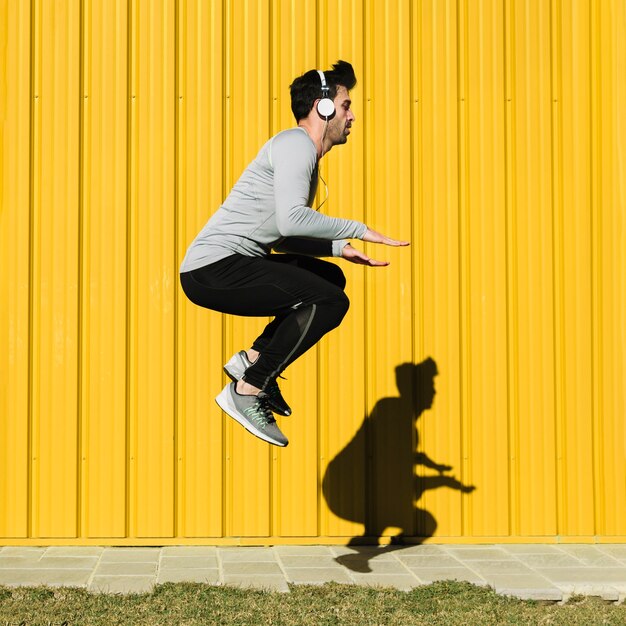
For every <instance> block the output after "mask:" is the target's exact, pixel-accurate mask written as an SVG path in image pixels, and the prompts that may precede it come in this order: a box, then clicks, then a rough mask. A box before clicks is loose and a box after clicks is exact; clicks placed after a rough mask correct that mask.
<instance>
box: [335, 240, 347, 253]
mask: <svg viewBox="0 0 626 626" xmlns="http://www.w3.org/2000/svg"><path fill="white" fill-rule="evenodd" d="M349 243H350V242H349V241H348V240H347V239H336V240H333V256H341V251H342V250H343V249H344V248H345V247H346V246H347V245H348V244H349Z"/></svg>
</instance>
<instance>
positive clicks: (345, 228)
mask: <svg viewBox="0 0 626 626" xmlns="http://www.w3.org/2000/svg"><path fill="white" fill-rule="evenodd" d="M317 176H318V164H317V150H316V147H315V144H314V143H313V141H312V140H311V138H310V137H309V134H308V133H307V132H306V130H304V129H303V128H300V127H297V128H291V129H289V130H284V131H282V132H280V133H278V134H277V135H274V137H272V138H271V139H270V140H269V141H267V142H266V143H265V145H264V146H263V147H262V148H261V150H260V151H259V153H258V154H257V156H256V158H255V159H254V161H252V163H250V165H248V167H247V168H246V169H245V170H244V172H243V174H242V175H241V177H240V178H239V180H238V181H237V182H236V183H235V185H234V187H233V189H232V191H231V192H230V194H229V195H228V197H227V198H226V200H224V202H223V204H222V206H221V207H220V208H219V209H218V210H217V211H216V212H215V213H214V214H213V216H212V217H211V218H210V219H209V221H208V222H207V223H206V224H205V226H204V228H203V229H202V230H201V231H200V232H199V233H198V236H197V237H196V238H195V239H194V240H193V242H192V243H191V245H190V246H189V248H188V250H187V254H186V255H185V258H184V259H183V262H182V265H181V267H180V271H181V272H189V271H191V270H194V269H198V268H200V267H203V266H205V265H209V264H210V263H215V262H216V261H219V260H220V259H223V258H225V257H227V256H230V255H232V254H243V255H245V256H266V255H267V254H269V252H270V250H271V249H275V250H278V251H280V252H300V253H302V254H308V255H311V256H331V255H332V256H340V255H341V249H342V248H343V247H344V246H345V245H346V243H347V241H345V239H349V238H355V239H361V238H362V237H363V235H364V234H365V231H366V230H367V226H365V224H363V223H362V222H357V221H355V220H347V219H341V218H338V217H328V216H326V215H322V214H321V213H318V212H317V211H314V210H313V209H312V208H311V204H312V202H313V198H314V197H315V192H316V190H317Z"/></svg>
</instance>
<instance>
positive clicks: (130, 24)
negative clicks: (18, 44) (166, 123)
mask: <svg viewBox="0 0 626 626" xmlns="http://www.w3.org/2000/svg"><path fill="white" fill-rule="evenodd" d="M126 2H127V4H126V54H127V64H126V67H127V71H126V320H125V329H124V333H125V359H124V360H125V368H126V371H125V380H126V388H125V411H126V414H125V449H124V464H125V469H124V471H125V480H124V482H125V489H126V493H125V502H124V504H125V510H124V535H125V536H126V537H129V536H130V529H131V489H132V485H131V480H132V476H131V468H130V456H131V454H132V448H131V441H130V436H131V424H130V422H131V387H130V385H131V365H132V364H131V345H130V344H131V312H132V311H131V263H132V216H131V213H132V156H133V152H132V134H133V97H134V94H133V63H134V54H133V28H134V20H133V5H134V2H135V0H126Z"/></svg>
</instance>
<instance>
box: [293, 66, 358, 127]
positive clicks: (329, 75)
mask: <svg viewBox="0 0 626 626" xmlns="http://www.w3.org/2000/svg"><path fill="white" fill-rule="evenodd" d="M324 76H325V78H326V84H327V85H328V87H329V89H328V97H329V98H330V99H331V100H334V99H335V96H336V95H337V87H338V86H339V85H341V86H343V87H345V88H346V89H347V90H348V91H349V90H350V89H352V88H353V87H354V86H355V85H356V76H355V75H354V68H353V67H352V65H350V63H348V62H347V61H341V60H340V61H337V63H335V64H334V65H333V69H332V70H328V71H324ZM289 90H290V92H291V110H292V112H293V115H294V117H295V118H296V122H299V121H300V120H301V119H303V118H305V117H306V116H307V115H308V114H309V113H310V111H311V109H312V108H313V103H314V102H315V101H316V100H317V99H318V98H321V97H322V82H321V80H320V75H319V74H318V73H317V70H309V71H308V72H305V73H304V74H302V76H298V78H296V79H295V80H294V81H293V83H291V85H289Z"/></svg>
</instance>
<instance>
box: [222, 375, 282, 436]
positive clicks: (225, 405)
mask: <svg viewBox="0 0 626 626" xmlns="http://www.w3.org/2000/svg"><path fill="white" fill-rule="evenodd" d="M227 388H228V387H226V388H225V389H223V390H222V391H221V392H220V394H219V395H218V396H217V397H216V398H215V402H217V405H218V406H219V407H220V409H222V411H224V413H226V414H227V415H229V416H230V417H232V418H233V419H234V420H235V421H236V422H237V423H239V424H241V425H242V426H243V427H244V428H245V429H246V430H247V431H248V432H249V433H251V434H253V435H254V436H255V437H258V438H259V439H262V440H263V441H265V442H266V443H271V444H272V445H273V446H278V447H279V448H285V447H286V446H287V444H288V443H289V442H287V443H279V442H278V441H274V440H273V439H270V438H269V437H268V436H267V435H266V434H265V433H264V432H262V431H260V430H257V429H256V428H254V426H253V425H252V424H250V423H249V422H247V421H245V420H243V419H242V418H241V417H240V416H239V413H237V409H236V408H235V407H234V406H233V405H232V404H231V402H230V397H229V395H228V393H226V389H227Z"/></svg>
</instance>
